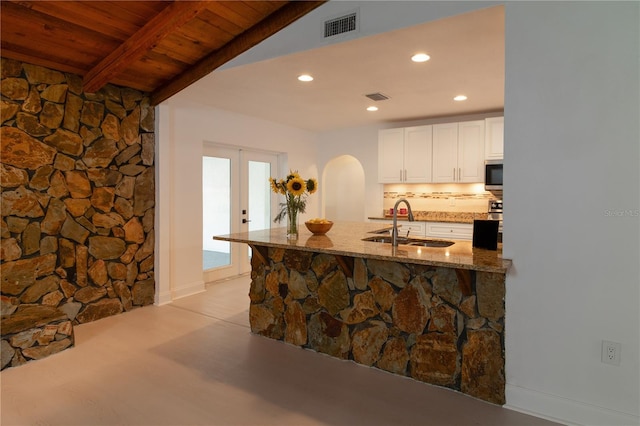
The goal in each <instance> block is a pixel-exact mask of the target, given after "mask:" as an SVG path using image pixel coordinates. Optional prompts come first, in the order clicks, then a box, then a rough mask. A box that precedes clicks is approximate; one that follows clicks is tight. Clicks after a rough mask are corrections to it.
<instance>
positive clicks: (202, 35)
mask: <svg viewBox="0 0 640 426" xmlns="http://www.w3.org/2000/svg"><path fill="white" fill-rule="evenodd" d="M322 3H324V1H272V0H268V1H258V0H250V1H240V0H234V1H118V0H116V1H41V0H35V1H11V0H2V1H1V2H0V7H1V11H0V19H1V22H0V42H1V49H2V51H1V55H2V57H5V58H9V59H16V60H19V61H23V62H28V63H31V64H35V65H41V66H45V67H48V68H52V69H56V70H59V71H64V72H71V73H75V74H79V75H81V76H82V77H83V82H84V89H85V91H86V92H89V93H92V92H96V91H98V90H99V89H100V88H101V87H103V86H104V85H105V84H107V83H112V84H116V85H119V86H124V87H130V88H133V89H137V90H141V91H143V92H148V93H151V101H152V103H153V104H154V105H157V104H158V103H160V102H162V101H163V100H165V99H168V98H169V97H171V96H172V95H174V94H176V93H178V92H179V91H180V90H182V89H183V88H185V87H187V86H188V85H190V84H192V83H193V82H195V81H197V80H198V79H200V78H202V77H204V76H205V75H207V74H209V73H210V72H211V71H213V70H214V69H216V68H218V67H219V66H221V65H222V64H224V63H226V62H228V61H229V60H231V59H233V58H234V57H236V56H238V55H239V54H241V53H242V52H244V51H246V50H248V49H250V48H251V47H253V46H255V45H256V44H258V43H259V42H261V41H262V40H264V39H266V38H268V37H269V36H271V35H272V34H274V33H276V32H278V31H279V30H281V29H282V28H284V27H286V26H287V25H289V24H290V23H292V22H293V21H295V20H296V19H298V18H300V17H301V16H303V15H305V14H306V13H308V12H310V11H311V10H313V9H315V8H316V7H318V6H320V5H321V4H322Z"/></svg>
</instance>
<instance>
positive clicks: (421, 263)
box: [214, 222, 511, 404]
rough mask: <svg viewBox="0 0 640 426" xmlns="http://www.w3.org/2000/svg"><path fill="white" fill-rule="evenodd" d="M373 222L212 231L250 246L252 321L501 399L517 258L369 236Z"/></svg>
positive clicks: (319, 346)
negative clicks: (509, 292) (314, 230)
mask: <svg viewBox="0 0 640 426" xmlns="http://www.w3.org/2000/svg"><path fill="white" fill-rule="evenodd" d="M376 230H380V224H375V223H347V222H344V223H340V222H338V223H335V224H334V226H333V228H332V229H331V231H329V233H328V234H327V235H313V234H311V233H310V232H308V231H307V230H306V229H302V231H301V233H300V236H299V239H298V240H297V241H289V240H287V236H286V232H285V229H284V228H275V229H271V230H263V231H252V232H244V233H237V234H231V235H225V236H216V237H214V239H217V240H224V241H231V242H239V243H247V244H248V245H249V246H250V247H251V248H252V257H251V266H252V270H251V287H250V291H249V298H250V302H251V304H250V309H249V317H250V318H249V319H250V324H251V331H252V332H253V333H255V334H259V335H262V336H266V337H269V338H272V339H278V340H283V341H285V342H287V343H290V344H292V345H296V346H299V347H302V348H306V349H312V350H315V351H317V352H322V353H325V354H328V355H330V356H333V357H336V358H340V359H348V360H353V361H355V362H357V363H359V364H363V365H367V366H371V367H376V368H379V369H382V370H385V371H388V372H391V373H394V374H399V375H403V376H409V377H412V378H414V379H416V380H420V381H423V382H426V383H430V384H434V385H438V386H443V387H447V388H451V389H454V390H457V391H460V392H462V393H465V394H468V395H471V396H473V397H476V398H479V399H482V400H485V401H489V402H492V403H495V404H504V403H505V396H504V387H505V373H504V326H505V324H504V314H505V309H504V295H505V275H506V272H507V269H508V268H509V266H510V265H511V261H509V260H506V259H502V256H501V252H500V251H491V250H484V249H478V248H474V247H472V244H471V242H470V241H459V240H454V241H455V244H453V245H451V246H449V247H444V248H433V247H415V246H407V245H402V244H400V245H399V246H398V247H396V248H393V247H392V246H391V244H388V243H387V244H385V243H379V242H370V241H363V240H362V239H363V238H366V237H370V236H372V235H374V234H372V232H374V231H376Z"/></svg>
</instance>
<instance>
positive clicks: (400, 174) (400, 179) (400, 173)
mask: <svg viewBox="0 0 640 426" xmlns="http://www.w3.org/2000/svg"><path fill="white" fill-rule="evenodd" d="M400 182H402V169H400Z"/></svg>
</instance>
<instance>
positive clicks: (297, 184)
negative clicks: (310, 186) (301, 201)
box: [287, 177, 307, 196]
mask: <svg viewBox="0 0 640 426" xmlns="http://www.w3.org/2000/svg"><path fill="white" fill-rule="evenodd" d="M306 189H307V187H306V184H305V182H304V180H303V179H301V178H300V177H294V178H293V179H290V180H289V181H288V182H287V190H289V192H290V193H291V194H293V195H295V196H300V195H302V194H304V191H306Z"/></svg>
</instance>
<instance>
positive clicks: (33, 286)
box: [0, 58, 155, 368]
mask: <svg viewBox="0 0 640 426" xmlns="http://www.w3.org/2000/svg"><path fill="white" fill-rule="evenodd" d="M0 93H1V95H2V98H1V100H0V107H1V109H0V112H1V121H2V126H1V128H0V132H1V133H0V143H1V150H0V155H1V156H0V163H1V164H0V167H1V170H0V172H1V174H0V178H1V180H0V183H1V191H2V192H1V198H2V199H1V202H2V204H1V209H2V210H1V213H2V221H1V237H2V240H1V247H0V249H1V251H0V260H1V262H2V265H1V270H0V274H1V279H2V286H1V302H2V304H1V309H2V318H3V323H4V324H7V321H10V320H11V317H12V316H16V315H19V314H20V312H24V311H25V310H27V311H31V312H32V313H33V312H38V310H37V309H36V310H33V309H30V308H31V307H34V306H41V307H42V306H44V307H51V308H54V309H57V310H58V311H59V312H63V313H64V314H65V315H66V317H67V318H68V320H69V321H71V322H72V324H81V323H86V322H90V321H95V320H97V319H100V318H104V317H107V316H110V315H115V314H118V313H121V312H123V311H128V310H131V309H133V308H135V307H138V306H144V305H149V304H152V303H153V301H154V293H155V281H154V269H153V266H154V204H155V177H154V127H155V123H154V109H153V107H151V106H150V105H149V99H148V96H147V94H145V93H141V92H139V91H136V90H133V89H128V88H122V87H117V86H113V85H107V86H105V87H104V88H102V89H100V90H99V91H98V92H97V93H84V92H83V89H82V78H81V77H80V76H78V75H74V74H68V73H62V72H59V71H55V70H51V69H47V68H43V67H39V66H35V65H31V64H27V63H21V62H18V61H14V60H9V59H6V58H2V69H1V81H0ZM43 311H46V309H45V310H43ZM23 317H24V316H23ZM27 317H29V316H27ZM53 317H56V318H58V317H57V316H56V315H53ZM58 320H59V318H58ZM31 321H33V322H34V325H35V323H37V322H38V321H37V318H32V319H31ZM63 322H64V321H63ZM65 327H67V326H66V325H65V326H60V329H61V330H66V328H65ZM27 329H29V327H28V324H26V325H24V324H23V330H22V331H21V332H24V330H27ZM50 329H51V330H53V328H52V327H50ZM57 335H58V337H59V338H61V339H62V340H64V339H63V338H62V337H61V336H65V334H64V333H57ZM68 336H71V337H72V333H70V334H68ZM2 339H3V340H2V368H5V367H6V366H13V365H19V364H21V363H23V362H25V361H28V360H29V357H28V356H25V354H23V353H21V352H20V351H21V349H24V348H21V347H19V346H16V345H12V341H13V342H14V343H15V341H16V340H20V339H16V338H13V339H10V338H9V336H8V335H5V333H4V330H2ZM71 340H72V339H71ZM34 341H36V342H37V341H38V339H35V340H34ZM43 341H46V339H44V340H43V339H42V338H41V339H40V340H39V342H43ZM36 345H38V343H36ZM58 346H63V345H58ZM31 352H34V351H31ZM41 352H42V351H41ZM32 359H33V358H32Z"/></svg>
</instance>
